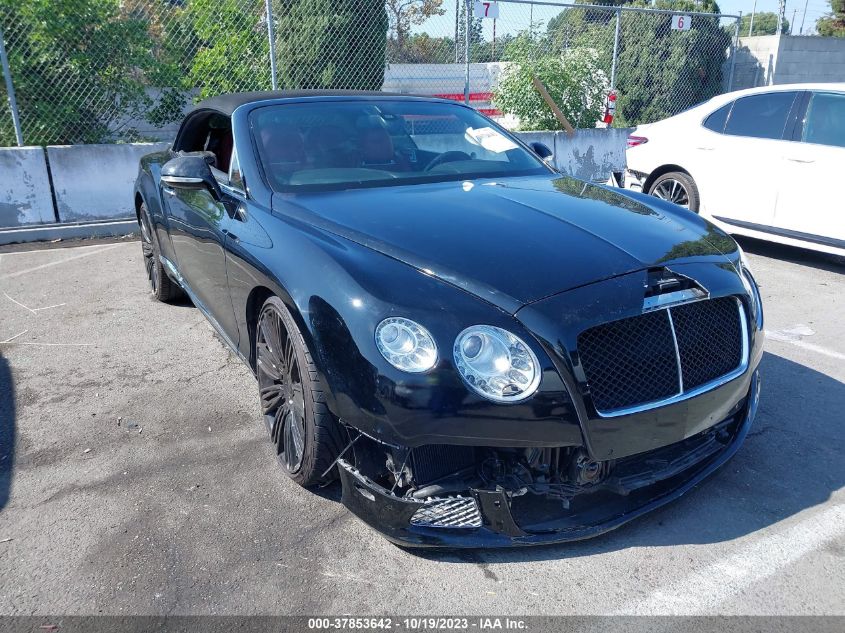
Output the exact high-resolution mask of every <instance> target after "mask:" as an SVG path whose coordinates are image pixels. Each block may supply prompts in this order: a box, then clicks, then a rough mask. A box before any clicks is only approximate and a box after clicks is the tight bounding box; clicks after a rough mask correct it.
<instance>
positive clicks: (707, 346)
mask: <svg viewBox="0 0 845 633" xmlns="http://www.w3.org/2000/svg"><path fill="white" fill-rule="evenodd" d="M672 321H673V322H674V323H675V335H676V336H677V338H678V355H679V356H680V359H681V369H682V373H683V379H684V381H683V382H684V389H685V390H686V389H693V388H695V387H700V386H701V385H703V384H706V383H708V382H710V381H711V380H715V379H716V378H718V377H719V376H723V375H725V374H727V373H728V372H730V371H731V370H733V369H735V368H736V367H737V366H738V365H739V364H740V362H741V361H742V337H741V336H740V335H739V334H740V327H741V324H740V320H739V311H738V310H737V309H736V301H735V300H733V299H731V298H730V297H726V298H724V299H713V300H712V301H698V302H696V303H688V304H686V305H681V306H678V307H676V308H672Z"/></svg>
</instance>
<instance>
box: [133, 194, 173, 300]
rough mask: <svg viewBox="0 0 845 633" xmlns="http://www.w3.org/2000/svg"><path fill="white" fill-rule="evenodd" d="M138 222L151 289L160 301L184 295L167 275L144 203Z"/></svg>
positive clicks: (139, 211) (145, 267) (142, 251)
mask: <svg viewBox="0 0 845 633" xmlns="http://www.w3.org/2000/svg"><path fill="white" fill-rule="evenodd" d="M138 224H139V225H140V230H141V253H142V254H143V256H144V269H145V270H146V272H147V280H148V281H149V282H150V290H152V293H153V297H155V298H156V299H157V300H158V301H163V302H169V301H172V300H173V299H176V298H178V297H181V296H182V289H181V288H180V287H179V284H177V283H176V282H175V281H173V280H172V279H171V278H170V277H168V276H167V273H166V272H165V270H164V266H163V265H162V263H161V250H160V249H159V247H158V238H156V233H155V228H154V227H153V224H152V222H150V215H149V212H148V211H147V205H146V204H144V203H142V204H141V208H140V209H139V210H138Z"/></svg>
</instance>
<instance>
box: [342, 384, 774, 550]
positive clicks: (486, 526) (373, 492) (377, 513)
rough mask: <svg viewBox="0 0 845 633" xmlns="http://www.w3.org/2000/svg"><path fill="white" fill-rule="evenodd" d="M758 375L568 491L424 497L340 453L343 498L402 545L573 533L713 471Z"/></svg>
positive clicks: (747, 422)
mask: <svg viewBox="0 0 845 633" xmlns="http://www.w3.org/2000/svg"><path fill="white" fill-rule="evenodd" d="M758 396H759V376H758V375H757V374H756V373H755V375H754V378H753V379H752V381H751V389H750V391H749V393H748V396H747V397H746V398H745V400H744V401H743V403H742V405H741V407H740V408H739V409H738V410H736V411H735V412H734V413H733V414H732V415H731V416H730V417H729V418H727V419H725V420H723V421H722V422H720V423H718V424H716V425H715V426H713V427H712V428H711V429H709V430H708V431H706V432H703V433H700V434H698V435H696V436H693V437H690V438H688V439H686V440H684V441H682V442H678V443H677V444H672V445H670V446H665V447H663V448H660V449H657V450H654V451H649V452H647V453H642V454H640V455H635V456H632V457H628V458H625V459H620V460H617V462H616V463H615V464H614V467H613V469H612V470H611V471H610V474H609V475H608V476H607V477H606V478H604V479H603V480H602V481H601V482H600V483H596V484H592V485H589V486H586V487H584V488H582V489H579V490H578V491H576V492H575V494H573V495H572V496H571V498H569V499H566V500H562V499H561V498H560V497H561V496H560V495H559V494H542V491H541V490H538V489H537V487H536V486H535V487H534V488H533V489H531V490H530V491H526V488H525V487H522V488H519V487H516V486H514V487H510V488H509V489H507V488H505V487H503V486H499V485H495V486H491V485H479V486H478V487H470V488H468V489H467V490H466V491H463V492H461V493H460V494H448V495H440V496H436V497H428V498H425V499H419V498H413V497H412V496H398V495H397V494H394V492H393V491H391V490H388V489H387V488H385V487H384V486H382V485H380V484H379V483H377V482H375V481H373V480H372V479H371V478H370V477H368V476H367V475H365V474H364V473H362V472H361V471H360V470H358V469H357V468H355V467H354V466H353V465H352V464H350V463H349V462H347V461H345V460H340V461H339V462H338V463H339V466H340V469H339V470H340V479H341V482H342V485H343V503H344V505H346V506H347V507H348V508H349V510H350V511H351V512H353V513H354V514H356V515H357V516H358V517H359V518H361V519H362V520H363V521H364V522H365V523H367V524H369V525H370V526H371V527H373V528H374V529H376V530H377V531H379V532H381V533H382V534H383V535H384V536H386V537H387V538H388V539H390V540H391V541H393V542H395V543H397V544H399V545H404V546H408V547H450V548H472V547H512V546H522V545H540V544H546V543H559V542H565V541H575V540H580V539H585V538H590V537H593V536H597V535H599V534H602V533H604V532H607V531H610V530H613V529H615V528H617V527H619V526H621V525H622V524H624V523H627V522H628V521H630V520H632V519H634V518H636V517H638V516H641V515H643V514H645V513H647V512H650V511H651V510H654V509H656V508H658V507H660V506H662V505H664V504H666V503H669V502H670V501H673V500H674V499H677V498H678V497H680V496H681V495H683V494H684V493H685V492H687V491H688V490H690V489H691V488H692V487H694V486H695V485H696V484H698V483H699V482H701V481H702V480H703V479H704V478H706V477H707V476H708V475H710V474H711V473H712V472H713V471H715V470H716V469H717V468H719V466H721V465H722V464H724V463H725V462H726V461H727V460H728V459H730V458H731V457H732V456H733V455H734V454H735V453H736V451H737V450H738V448H739V447H740V445H741V444H742V442H743V440H744V439H745V437H746V435H747V434H748V430H749V428H750V427H751V424H752V421H753V419H754V415H755V413H756V410H757V403H758Z"/></svg>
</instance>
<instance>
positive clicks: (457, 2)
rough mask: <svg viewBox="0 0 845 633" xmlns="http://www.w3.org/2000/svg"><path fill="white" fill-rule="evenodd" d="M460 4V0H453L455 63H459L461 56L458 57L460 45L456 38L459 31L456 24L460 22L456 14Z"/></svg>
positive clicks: (458, 35)
mask: <svg viewBox="0 0 845 633" xmlns="http://www.w3.org/2000/svg"><path fill="white" fill-rule="evenodd" d="M460 6H461V0H455V63H456V64H459V63H460V61H461V58H460V51H461V46H460V44H459V43H458V38H459V37H460V32H461V30H460V28H459V26H458V25H459V24H460V18H459V16H458V13H459V12H458V9H459V8H460Z"/></svg>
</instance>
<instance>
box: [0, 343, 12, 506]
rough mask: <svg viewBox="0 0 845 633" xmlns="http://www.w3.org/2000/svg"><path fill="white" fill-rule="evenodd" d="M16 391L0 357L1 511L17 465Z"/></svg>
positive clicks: (9, 370)
mask: <svg viewBox="0 0 845 633" xmlns="http://www.w3.org/2000/svg"><path fill="white" fill-rule="evenodd" d="M15 424H16V420H15V390H14V385H13V383H12V369H11V367H9V361H8V360H6V359H5V358H4V357H3V356H2V355H0V510H2V509H3V508H5V507H6V504H7V503H8V502H9V495H10V494H11V490H12V476H13V469H14V465H15Z"/></svg>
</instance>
